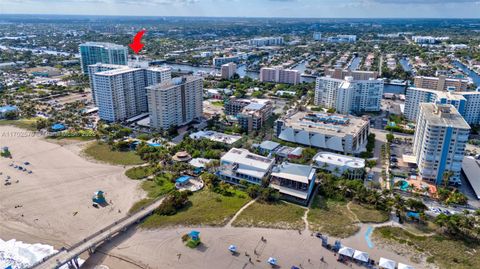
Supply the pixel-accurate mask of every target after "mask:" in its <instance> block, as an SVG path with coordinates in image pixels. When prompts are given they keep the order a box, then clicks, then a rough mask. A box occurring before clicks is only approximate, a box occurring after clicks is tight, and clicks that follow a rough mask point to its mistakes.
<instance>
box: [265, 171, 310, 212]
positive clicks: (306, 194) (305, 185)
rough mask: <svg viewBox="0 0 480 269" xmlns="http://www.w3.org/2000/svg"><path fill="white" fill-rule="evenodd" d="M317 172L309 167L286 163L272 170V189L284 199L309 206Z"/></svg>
mask: <svg viewBox="0 0 480 269" xmlns="http://www.w3.org/2000/svg"><path fill="white" fill-rule="evenodd" d="M315 178H316V170H315V168H313V167H311V166H309V165H301V164H294V163H289V162H284V163H282V164H280V165H277V166H275V167H274V168H273V170H272V175H271V180H270V187H271V188H273V189H276V190H278V192H279V193H280V196H281V198H282V199H285V200H288V201H292V202H295V203H299V204H302V205H307V204H308V201H309V200H310V198H311V196H312V193H313V188H314V185H315Z"/></svg>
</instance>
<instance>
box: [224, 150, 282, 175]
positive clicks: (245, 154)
mask: <svg viewBox="0 0 480 269" xmlns="http://www.w3.org/2000/svg"><path fill="white" fill-rule="evenodd" d="M222 161H228V162H230V163H237V164H240V165H245V166H249V167H252V168H255V169H257V170H262V171H267V170H268V169H269V168H270V166H271V165H272V164H273V163H274V160H273V159H270V158H267V157H263V156H261V155H257V154H253V153H251V152H250V151H248V150H246V149H241V148H232V149H230V150H229V151H228V152H227V153H225V155H223V156H222Z"/></svg>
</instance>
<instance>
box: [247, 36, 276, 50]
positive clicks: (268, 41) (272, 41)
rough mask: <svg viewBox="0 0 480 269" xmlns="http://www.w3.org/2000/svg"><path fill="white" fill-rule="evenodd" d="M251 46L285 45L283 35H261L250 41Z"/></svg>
mask: <svg viewBox="0 0 480 269" xmlns="http://www.w3.org/2000/svg"><path fill="white" fill-rule="evenodd" d="M248 44H249V45H250V46H256V47H263V46H280V45H283V37H281V36H278V37H259V38H254V39H250V40H249V41H248Z"/></svg>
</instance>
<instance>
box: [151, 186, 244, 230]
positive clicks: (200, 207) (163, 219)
mask: <svg viewBox="0 0 480 269" xmlns="http://www.w3.org/2000/svg"><path fill="white" fill-rule="evenodd" d="M189 200H190V202H191V204H190V205H189V206H187V207H185V208H183V209H181V210H180V211H179V212H178V213H177V214H175V215H173V216H162V215H157V214H154V215H152V216H150V217H148V218H147V219H146V220H145V222H144V223H143V224H142V227H143V228H158V227H166V226H177V225H182V226H198V225H208V226H221V225H225V224H226V223H227V222H228V220H229V219H230V218H232V217H233V215H235V213H236V212H237V211H238V210H239V209H240V208H241V207H242V206H243V205H245V204H246V203H248V201H250V197H248V195H247V194H246V193H244V192H241V191H238V190H237V191H235V195H233V196H223V195H221V194H218V193H214V192H212V191H209V190H202V191H199V192H196V193H194V194H193V195H192V196H190V197H189Z"/></svg>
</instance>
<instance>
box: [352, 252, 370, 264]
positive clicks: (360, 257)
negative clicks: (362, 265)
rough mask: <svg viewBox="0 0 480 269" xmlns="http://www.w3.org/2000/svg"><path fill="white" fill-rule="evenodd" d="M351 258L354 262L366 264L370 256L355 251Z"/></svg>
mask: <svg viewBox="0 0 480 269" xmlns="http://www.w3.org/2000/svg"><path fill="white" fill-rule="evenodd" d="M353 258H354V259H355V260H359V261H362V262H368V260H369V258H370V255H368V253H366V252H363V251H360V250H355V253H353Z"/></svg>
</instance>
